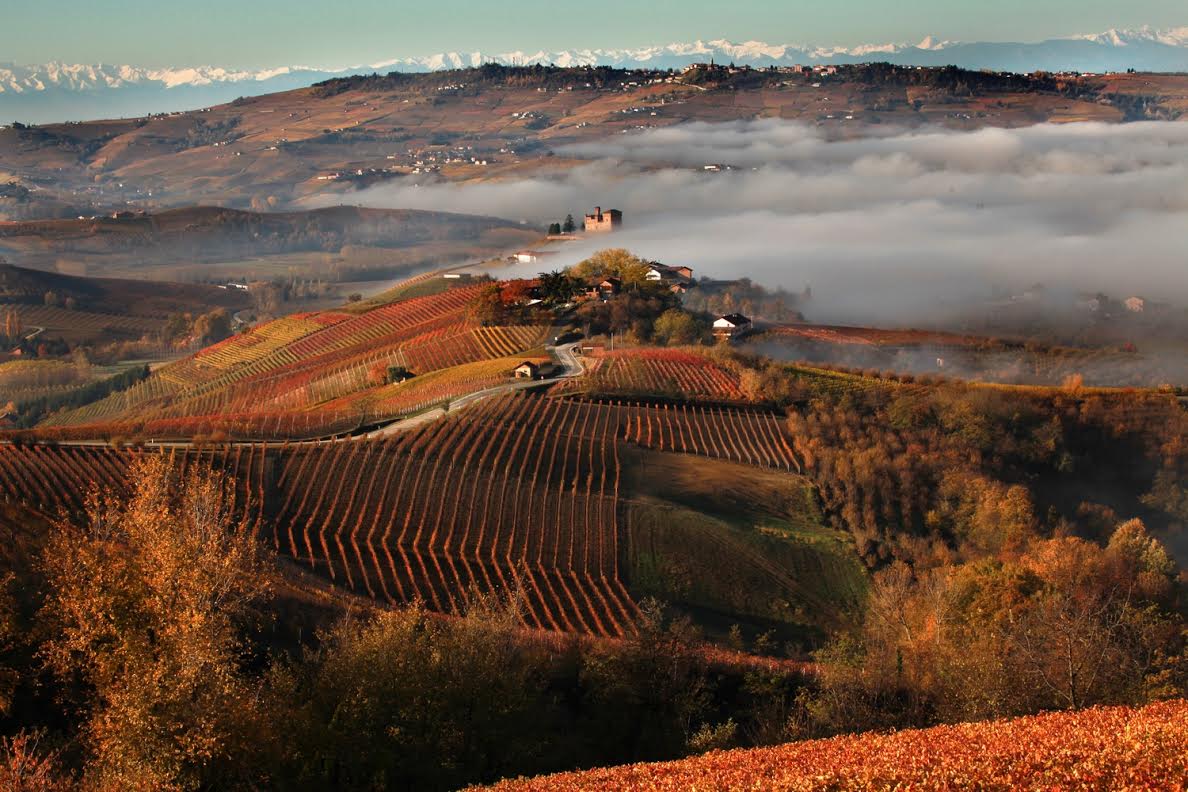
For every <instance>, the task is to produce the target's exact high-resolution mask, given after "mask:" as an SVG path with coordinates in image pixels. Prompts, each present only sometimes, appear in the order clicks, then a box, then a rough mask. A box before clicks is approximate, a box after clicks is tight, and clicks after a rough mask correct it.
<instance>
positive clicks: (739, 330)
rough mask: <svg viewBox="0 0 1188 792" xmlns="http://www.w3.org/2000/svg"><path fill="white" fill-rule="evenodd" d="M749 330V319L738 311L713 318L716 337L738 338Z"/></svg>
mask: <svg viewBox="0 0 1188 792" xmlns="http://www.w3.org/2000/svg"><path fill="white" fill-rule="evenodd" d="M750 331H751V320H750V319H748V318H747V317H745V316H743V315H742V314H739V313H732V314H726V315H725V316H719V317H718V318H717V319H715V320H714V336H715V337H716V338H738V337H739V336H741V335H745V334H747V333H749V332H750Z"/></svg>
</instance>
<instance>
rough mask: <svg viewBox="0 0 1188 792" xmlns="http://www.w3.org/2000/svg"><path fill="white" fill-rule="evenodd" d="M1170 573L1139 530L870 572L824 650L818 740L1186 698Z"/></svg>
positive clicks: (809, 718) (815, 701) (1130, 527)
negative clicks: (858, 602) (861, 610)
mask: <svg viewBox="0 0 1188 792" xmlns="http://www.w3.org/2000/svg"><path fill="white" fill-rule="evenodd" d="M1175 574H1176V565H1175V563H1174V562H1173V561H1172V560H1171V559H1170V558H1169V557H1168V555H1167V552H1166V551H1165V550H1164V548H1163V546H1162V545H1160V544H1159V542H1157V541H1155V540H1154V539H1152V538H1151V537H1150V536H1149V535H1148V534H1147V532H1146V529H1145V527H1144V526H1143V524H1142V523H1141V522H1140V521H1139V520H1131V521H1129V522H1126V523H1123V524H1122V525H1120V526H1118V527H1117V528H1116V529H1115V530H1114V532H1113V534H1112V535H1111V536H1110V538H1109V540H1108V543H1107V544H1106V545H1105V546H1104V547H1103V546H1102V545H1101V544H1098V543H1096V542H1091V541H1087V540H1085V539H1080V538H1076V537H1071V536H1061V537H1057V538H1051V539H1036V538H1033V539H1031V540H1030V541H1028V542H1027V543H1026V545H1025V546H1024V547H1023V548H1022V549H1020V550H1017V551H1014V552H1005V553H1002V554H999V555H998V556H994V557H986V558H982V559H977V560H969V561H965V562H962V563H957V564H949V565H940V566H935V567H931V568H927V569H925V568H922V567H917V568H915V569H913V568H912V567H909V566H908V565H907V564H905V563H903V562H901V561H897V562H895V563H894V564H892V565H891V566H889V567H886V568H884V569H883V570H881V571H880V572H879V573H877V574H876V575H875V578H874V584H873V586H872V592H871V597H870V602H869V604H868V607H867V610H866V615H865V619H864V621H863V622H862V624H861V625H860V626H859V627H858V629H857V630H855V631H854V633H853V634H852V635H848V636H845V637H842V638H840V639H838V640H836V641H835V642H834V643H832V644H831V645H830V646H829V647H828V648H827V649H825V650H824V651H822V652H821V653H819V655H818V657H819V659H820V660H821V669H822V679H821V683H820V685H819V686H818V687H817V688H816V689H815V690H814V691H812V692H811V693H809V694H806V695H805V697H804V701H803V703H804V704H805V708H804V710H803V712H802V713H801V716H802V717H804V718H805V724H806V725H808V726H809V727H810V728H812V729H813V730H814V731H837V730H841V731H854V730H866V729H879V728H890V727H906V726H925V725H930V724H933V723H937V722H961V721H970V720H982V719H987V718H1000V717H1007V716H1013V715H1021V714H1029V713H1034V712H1038V711H1042V710H1051V709H1079V708H1082V707H1087V706H1093V705H1096V704H1107V703H1109V704H1117V703H1126V704H1141V703H1144V702H1148V701H1152V700H1158V699H1163V698H1171V697H1178V696H1182V695H1184V694H1185V692H1186V691H1188V642H1186V640H1185V638H1186V632H1185V629H1186V625H1185V621H1184V619H1183V616H1182V612H1181V608H1182V606H1183V603H1182V601H1181V600H1180V597H1181V596H1182V591H1181V586H1180V585H1178V584H1177V581H1176V579H1175Z"/></svg>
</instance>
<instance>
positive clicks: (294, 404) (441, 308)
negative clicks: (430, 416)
mask: <svg viewBox="0 0 1188 792" xmlns="http://www.w3.org/2000/svg"><path fill="white" fill-rule="evenodd" d="M438 280H440V278H438ZM481 288H482V287H481V286H480V285H470V286H462V287H459V288H452V289H446V290H444V291H441V292H439V293H431V294H426V295H425V296H416V297H410V298H409V299H405V300H400V301H396V302H389V303H386V304H383V305H380V306H378V307H374V308H372V309H370V310H366V311H362V312H355V313H346V312H342V311H325V312H321V313H313V314H294V315H292V316H288V317H285V318H283V319H278V320H276V321H273V322H269V323H267V324H264V325H261V326H258V327H255V328H253V329H251V330H250V331H248V332H246V333H241V334H239V335H236V336H233V337H231V338H228V339H227V340H226V341H223V342H221V343H219V344H215V345H214V346H211V347H208V348H206V349H204V350H202V351H200V352H198V353H197V354H195V355H193V356H191V357H188V358H185V359H184V360H180V361H178V362H176V363H173V364H170V365H168V366H165V367H163V368H161V369H159V370H158V371H156V372H155V373H154V374H153V376H152V377H151V378H149V379H148V380H146V381H144V382H142V383H139V384H137V385H136V386H134V387H133V388H130V389H128V390H126V391H123V392H119V393H115V394H112V395H111V396H110V397H108V398H106V399H104V400H102V401H99V402H96V403H94V404H90V405H87V406H85V407H83V408H80V409H77V410H74V411H72V412H66V413H60V414H57V415H54V416H51V417H50V419H49V420H47V421H46V422H45V424H44V427H46V428H51V429H58V430H61V429H63V428H66V427H71V428H72V431H71V432H70V435H71V436H80V437H81V436H105V437H110V436H112V435H113V434H120V435H124V436H126V435H128V434H137V435H146V436H148V437H156V438H160V437H182V438H184V437H193V436H194V435H196V434H210V433H212V432H214V433H221V434H222V435H225V436H227V437H231V438H236V439H243V440H258V439H275V440H284V439H293V438H303V437H316V436H323V435H328V434H336V433H339V432H342V431H345V430H347V429H352V428H358V427H360V426H363V425H366V424H368V423H375V422H379V421H383V420H391V419H393V418H396V417H399V416H400V415H402V414H406V413H410V412H415V411H417V410H420V409H423V408H425V407H428V406H431V405H432V404H434V403H437V402H440V401H444V400H446V399H448V398H451V397H454V396H458V395H461V394H463V393H466V392H469V389H481V388H482V387H483V386H486V385H489V384H491V383H492V382H493V381H495V380H506V379H508V378H509V377H510V375H511V370H512V369H513V368H514V367H515V365H516V363H517V362H518V361H514V360H512V359H510V358H509V356H512V355H516V354H519V353H523V352H527V351H530V350H532V349H536V348H539V347H540V345H541V344H542V343H543V340H544V337H545V334H546V332H547V328H545V327H543V326H539V325H530V324H524V325H507V326H499V327H484V326H482V325H480V324H478V323H477V322H475V321H473V320H472V319H471V318H470V316H469V313H468V306H469V303H470V302H471V301H472V300H473V299H474V298H475V296H476V295H477V294H478V292H479V290H480V289H481ZM501 359H502V360H503V362H502V364H499V365H501V366H502V367H503V369H502V370H497V368H496V364H495V363H493V361H496V360H501ZM483 361H487V362H489V365H487V366H484V367H482V368H481V369H478V368H470V369H467V368H465V366H466V364H471V363H480V362H483ZM455 368H458V369H459V370H458V371H456V372H455V373H454V374H451V375H449V376H448V380H449V381H450V382H451V383H452V385H451V387H447V388H441V389H433V388H429V387H422V383H421V382H418V381H416V377H421V376H424V375H428V374H431V373H434V372H445V371H446V370H453V369H455ZM390 369H399V370H400V371H401V372H404V374H402V376H407V375H408V374H413V375H416V377H414V380H413V381H412V382H410V383H407V384H406V386H405V387H403V388H400V387H398V386H396V385H394V384H389V370H390ZM446 379H447V377H446V375H444V374H442V375H439V376H436V377H434V381H436V382H437V383H438V384H439V385H442V384H443V383H444V382H445V380H446ZM414 393H415V394H417V395H413V394H414ZM57 436H64V435H63V434H62V433H61V431H59V432H58V433H57Z"/></svg>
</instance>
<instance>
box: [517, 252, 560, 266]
mask: <svg viewBox="0 0 1188 792" xmlns="http://www.w3.org/2000/svg"><path fill="white" fill-rule="evenodd" d="M551 255H553V254H552V253H548V252H545V251H543V250H521V251H519V252H518V253H516V261H518V262H520V263H521V264H535V263H536V262H538V261H540V260H541V259H542V258H544V257H545V256H551Z"/></svg>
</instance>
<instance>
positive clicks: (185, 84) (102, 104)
mask: <svg viewBox="0 0 1188 792" xmlns="http://www.w3.org/2000/svg"><path fill="white" fill-rule="evenodd" d="M709 60H714V61H716V62H718V63H735V64H738V65H747V66H754V67H765V66H792V65H798V64H799V65H816V64H823V63H838V64H840V63H861V62H869V61H876V60H884V61H889V62H891V63H896V64H900V65H910V66H947V65H956V66H962V67H965V68H970V69H996V70H1000V71H1015V72H1029V71H1036V70H1045V71H1065V70H1069V71H1092V72H1103V71H1125V70H1126V69H1128V68H1134V69H1138V70H1140V71H1188V27H1177V28H1166V29H1155V28H1150V27H1142V28H1132V29H1112V30H1107V31H1104V32H1102V33H1093V34H1087V35H1082V36H1072V37H1069V38H1063V39H1052V40H1048V41H1041V42H1034V43H996V42H959V41H948V40H943V39H941V38H939V37H937V36H934V35H928V36H925V37H924V38H923V39H921V40H919V42H918V43H916V44H908V43H887V44H862V45H858V46H850V47H817V46H809V45H804V44H769V43H767V42H765V41H758V40H748V41H742V42H733V41H730V40H728V39H722V38H718V39H709V40H703V39H697V40H695V41H689V42H674V43H670V44H663V45H655V46H648V47H635V48H621V49H569V50H555V51H549V50H536V51H530V52H526V51H521V50H516V51H513V52H504V53H486V52H481V51H472V52H457V51H449V52H439V53H435V54H432V55H425V56H419V57H401V58H393V59H390V60H384V61H380V62H376V63H372V64H370V65H359V66H355V67H351V68H338V69H327V68H316V67H309V66H280V67H277V68H272V69H264V70H247V69H231V68H224V67H219V66H187V67H176V68H144V67H138V66H133V65H110V64H102V63H100V64H67V63H61V62H56V61H55V62H51V63H46V64H42V65H34V66H20V65H15V64H6V63H0V119H16V120H22V121H27V122H33V123H40V122H45V121H56V120H66V119H78V118H87V117H96V116H98V115H144V114H147V113H150V112H160V111H169V110H183V109H194V108H198V107H204V106H208V105H212V104H219V103H222V102H227V101H230V100H231V99H234V98H236V97H237V96H241V95H248V96H252V95H259V94H263V93H271V92H274V91H284V90H289V89H292V88H299V87H302V86H306V85H309V84H311V83H314V82H318V81H320V80H325V79H329V78H332V77H341V76H349V75H353V74H364V73H371V72H373V71H409V72H425V71H440V70H443V69H463V68H469V67H475V66H481V65H482V64H484V63H489V62H497V63H503V64H506V65H516V66H527V65H531V64H536V63H541V64H555V65H557V66H562V67H579V66H614V67H620V68H652V69H669V68H674V69H681V68H684V67H685V66H688V65H689V64H691V63H696V62H705V61H709Z"/></svg>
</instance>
